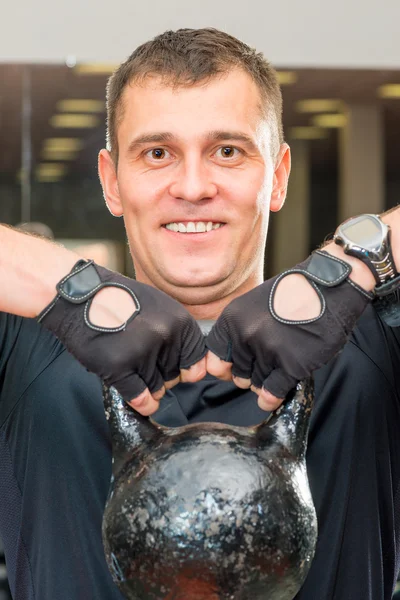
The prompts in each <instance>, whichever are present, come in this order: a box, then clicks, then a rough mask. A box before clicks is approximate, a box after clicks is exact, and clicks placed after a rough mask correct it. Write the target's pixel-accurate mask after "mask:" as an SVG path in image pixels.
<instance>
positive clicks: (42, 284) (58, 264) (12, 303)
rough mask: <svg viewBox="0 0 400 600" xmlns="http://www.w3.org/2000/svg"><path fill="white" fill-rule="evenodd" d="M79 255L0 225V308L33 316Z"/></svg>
mask: <svg viewBox="0 0 400 600" xmlns="http://www.w3.org/2000/svg"><path fill="white" fill-rule="evenodd" d="M79 258H81V257H79V256H78V255H77V254H75V253H74V252H71V251H69V250H66V249H65V248H63V247H62V246H59V245H57V244H54V243H53V242H50V241H48V240H43V239H41V238H38V237H34V236H31V235H27V234H24V233H21V232H19V231H16V230H14V229H12V228H9V227H6V226H2V225H0V311H2V312H9V313H12V314H16V315H20V316H21V317H36V316H37V315H38V314H39V313H40V312H41V310H43V308H45V306H47V305H48V304H49V303H50V302H51V300H52V299H53V298H54V296H55V295H56V284H57V283H58V282H59V281H60V279H62V278H63V277H64V276H65V275H66V274H67V273H68V272H69V271H70V270H71V268H72V267H73V265H74V264H75V263H76V262H77V261H78V260H79Z"/></svg>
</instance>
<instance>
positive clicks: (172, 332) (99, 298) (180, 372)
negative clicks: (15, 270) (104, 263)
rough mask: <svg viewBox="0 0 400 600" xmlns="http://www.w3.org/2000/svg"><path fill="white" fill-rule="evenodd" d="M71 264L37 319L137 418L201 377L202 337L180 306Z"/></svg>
mask: <svg viewBox="0 0 400 600" xmlns="http://www.w3.org/2000/svg"><path fill="white" fill-rule="evenodd" d="M75 267H77V268H74V270H73V271H72V272H71V274H69V275H68V276H67V277H66V278H64V280H62V282H60V284H58V286H57V290H58V292H59V295H58V296H57V297H56V299H55V300H54V301H53V303H52V304H50V305H49V307H47V308H46V309H45V310H44V311H43V312H42V313H41V315H39V320H40V321H41V322H42V323H43V325H44V326H45V327H47V328H48V329H50V330H51V331H53V333H55V335H56V336H57V337H58V338H59V339H60V340H61V341H62V342H63V343H64V344H65V346H66V347H67V348H68V350H69V351H70V352H71V354H73V355H74V356H75V357H76V358H77V359H78V360H79V361H80V362H81V363H82V364H83V365H84V366H85V367H86V368H87V369H88V370H89V371H92V372H93V373H96V374H97V375H98V376H99V377H101V379H102V380H103V381H105V383H106V384H107V385H109V386H111V385H113V386H114V387H115V388H116V389H117V390H118V392H119V393H120V394H121V395H122V397H123V398H124V399H125V400H126V401H127V402H129V404H130V405H131V406H132V407H133V408H135V410H137V411H138V412H139V413H141V414H142V415H150V414H152V413H154V412H155V411H156V410H157V408H158V403H159V401H160V399H161V398H162V396H163V395H164V394H165V390H166V388H170V387H172V386H174V385H176V384H177V383H178V382H179V381H190V382H193V381H198V380H199V379H202V378H203V377H204V375H205V373H206V370H205V358H204V355H205V352H206V348H205V340H204V335H203V333H202V332H201V330H200V327H199V325H198V324H197V322H196V321H195V319H194V318H193V317H192V316H191V315H190V314H189V313H188V312H187V311H186V310H185V309H184V308H183V306H182V305H181V304H179V302H176V301H175V300H173V299H172V298H170V297H169V296H168V295H167V294H165V293H164V292H161V291H159V290H157V289H155V288H153V287H151V286H149V285H146V284H143V283H139V282H137V281H134V280H132V279H129V278H127V277H123V276H122V275H120V274H119V273H115V272H113V271H109V270H108V269H105V268H103V267H99V266H97V265H96V266H94V265H92V264H90V263H89V264H88V263H86V262H84V261H80V263H78V264H77V265H76V266H75Z"/></svg>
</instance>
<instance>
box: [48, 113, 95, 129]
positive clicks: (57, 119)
mask: <svg viewBox="0 0 400 600" xmlns="http://www.w3.org/2000/svg"><path fill="white" fill-rule="evenodd" d="M99 124H100V119H99V118H98V117H96V116H95V115H80V114H63V115H54V116H53V117H51V119H50V125H51V126H52V127H56V128H62V127H64V128H70V129H86V128H91V127H98V125H99Z"/></svg>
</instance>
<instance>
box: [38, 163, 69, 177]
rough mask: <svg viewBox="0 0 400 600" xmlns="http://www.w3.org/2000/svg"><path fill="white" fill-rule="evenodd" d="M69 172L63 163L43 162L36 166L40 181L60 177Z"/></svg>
mask: <svg viewBox="0 0 400 600" xmlns="http://www.w3.org/2000/svg"><path fill="white" fill-rule="evenodd" d="M66 172H67V167H66V166H65V165H63V164H62V163H41V164H39V165H38V166H37V167H36V177H37V179H38V180H39V181H43V180H44V179H46V178H48V179H53V178H60V177H62V176H63V175H65V173H66Z"/></svg>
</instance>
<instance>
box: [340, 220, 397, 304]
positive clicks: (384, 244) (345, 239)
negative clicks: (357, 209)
mask: <svg viewBox="0 0 400 600" xmlns="http://www.w3.org/2000/svg"><path fill="white" fill-rule="evenodd" d="M363 218H369V219H370V218H372V219H374V220H375V222H377V223H379V226H380V229H381V234H382V238H381V244H380V247H379V248H378V249H370V248H368V247H363V246H360V244H359V243H355V242H352V241H351V239H350V238H349V236H348V235H346V233H345V232H344V231H343V226H344V225H346V223H349V222H350V221H353V222H359V221H360V220H362V219H363ZM390 235H391V232H390V226H389V225H387V224H386V223H384V222H383V221H382V219H381V218H380V217H379V215H374V214H370V213H366V214H365V215H359V216H357V217H351V218H350V219H346V221H344V222H343V223H341V224H340V225H339V227H338V228H337V230H336V232H335V234H334V237H333V240H334V242H335V243H336V244H338V245H339V246H341V247H342V248H343V250H344V252H345V254H348V255H350V256H354V257H356V258H358V259H360V260H362V261H363V262H364V263H365V264H366V265H367V266H368V268H369V269H370V271H371V273H372V274H373V275H374V277H375V281H376V283H377V286H376V288H375V291H376V292H377V291H378V288H379V286H380V285H382V284H385V283H386V282H388V281H390V280H391V279H392V278H393V277H395V276H396V275H397V271H396V267H395V264H394V261H393V256H392V252H391V245H390Z"/></svg>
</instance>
